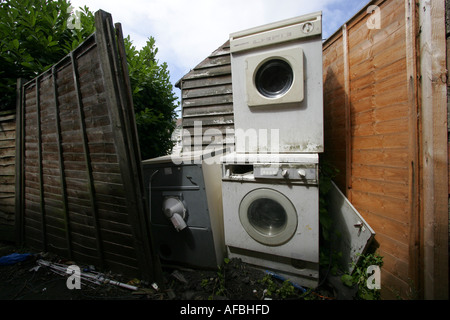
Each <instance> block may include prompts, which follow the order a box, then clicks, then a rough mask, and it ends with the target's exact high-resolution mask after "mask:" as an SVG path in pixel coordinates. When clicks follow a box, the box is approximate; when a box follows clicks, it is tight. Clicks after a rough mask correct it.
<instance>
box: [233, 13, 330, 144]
mask: <svg viewBox="0 0 450 320" xmlns="http://www.w3.org/2000/svg"><path fill="white" fill-rule="evenodd" d="M230 51H231V71H232V87H233V108H234V118H235V119H234V120H235V132H236V133H235V135H236V152H237V153H242V152H244V153H260V152H274V151H277V152H279V153H299V152H301V153H311V152H313V153H317V152H323V91H322V15H321V13H320V12H316V13H312V14H309V15H305V16H301V17H297V18H292V19H288V20H283V21H280V22H276V23H272V24H268V25H264V26H261V27H257V28H253V29H249V30H244V31H241V32H236V33H232V34H231V35H230ZM262 129H263V130H268V131H270V132H274V131H276V132H277V133H278V138H279V141H278V139H277V144H276V145H272V144H271V143H268V144H267V145H262V144H261V143H248V142H247V139H248V138H249V136H251V135H252V134H253V133H254V132H255V131H256V134H257V135H258V134H259V133H260V130H262Z"/></svg>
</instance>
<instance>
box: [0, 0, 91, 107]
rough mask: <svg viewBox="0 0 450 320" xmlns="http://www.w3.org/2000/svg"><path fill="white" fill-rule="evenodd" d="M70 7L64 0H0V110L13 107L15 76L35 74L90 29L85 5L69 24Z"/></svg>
mask: <svg viewBox="0 0 450 320" xmlns="http://www.w3.org/2000/svg"><path fill="white" fill-rule="evenodd" d="M72 9H73V8H72V7H71V6H70V2H69V1H66V0H58V1H51V0H0V110H8V109H14V108H15V107H16V105H15V99H16V81H17V79H18V78H24V79H32V78H34V77H36V76H37V75H38V74H40V73H42V72H44V71H45V70H47V69H48V68H50V67H51V66H52V65H53V64H55V63H56V62H58V61H59V60H60V59H62V58H63V57H64V56H65V55H66V54H68V53H69V52H70V51H72V50H73V49H75V48H76V47H77V46H78V45H79V44H80V43H81V42H83V40H84V39H85V38H86V37H87V36H89V35H90V34H91V33H92V32H94V16H93V14H92V13H91V12H90V11H89V9H88V8H87V7H84V8H83V9H81V10H79V11H78V12H79V18H80V24H79V27H77V28H75V27H71V26H72V25H71V23H73V21H72V20H69V18H71V17H72V18H73V17H75V15H73V11H72ZM68 21H69V26H70V27H71V28H68V27H67V26H68V25H67V22H68Z"/></svg>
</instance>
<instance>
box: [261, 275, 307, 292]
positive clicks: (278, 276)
mask: <svg viewBox="0 0 450 320" xmlns="http://www.w3.org/2000/svg"><path fill="white" fill-rule="evenodd" d="M265 272H266V273H267V274H268V275H270V276H272V277H273V278H275V279H278V280H280V281H286V280H287V281H288V282H289V283H290V284H292V286H293V287H294V288H296V289H298V290H300V291H301V292H303V293H305V292H306V291H307V290H306V289H305V288H303V287H302V286H300V285H298V284H297V283H295V282H292V281H290V280H288V279H286V278H285V277H283V276H281V275H279V274H276V273H275V272H272V271H269V270H266V271H265Z"/></svg>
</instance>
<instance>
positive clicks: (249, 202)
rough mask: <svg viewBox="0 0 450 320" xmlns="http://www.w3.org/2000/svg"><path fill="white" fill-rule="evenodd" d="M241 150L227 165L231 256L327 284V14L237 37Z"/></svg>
mask: <svg viewBox="0 0 450 320" xmlns="http://www.w3.org/2000/svg"><path fill="white" fill-rule="evenodd" d="M230 51H231V68H232V86H233V108H234V121H235V150H234V152H232V153H230V154H227V155H226V156H224V157H222V158H221V163H222V194H223V196H222V198H223V217H224V235H225V245H226V247H227V251H228V255H229V256H230V257H237V258H241V259H242V260H243V261H244V262H247V263H250V264H253V265H255V266H258V267H261V268H265V269H269V270H270V269H271V270H273V271H276V272H277V273H279V274H281V275H285V276H286V277H287V278H289V279H291V280H292V281H295V282H297V283H299V284H301V285H304V286H308V287H315V286H316V285H317V283H318V279H319V190H318V187H319V186H318V183H319V177H318V176H319V174H318V165H319V153H320V152H323V97H322V15H321V12H317V13H312V14H309V15H305V16H301V17H296V18H293V19H288V20H283V21H280V22H276V23H272V24H268V25H264V26H261V27H257V28H253V29H249V30H244V31H241V32H236V33H233V34H231V35H230Z"/></svg>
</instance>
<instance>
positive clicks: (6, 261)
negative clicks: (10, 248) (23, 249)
mask: <svg viewBox="0 0 450 320" xmlns="http://www.w3.org/2000/svg"><path fill="white" fill-rule="evenodd" d="M29 256H31V253H11V254H10V255H7V256H3V257H1V258H0V266H12V265H14V264H16V263H19V262H22V261H25V260H26V259H28V257H29Z"/></svg>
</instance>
